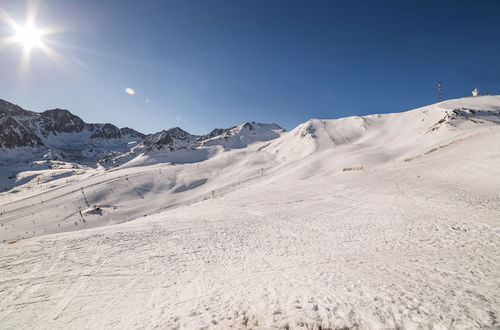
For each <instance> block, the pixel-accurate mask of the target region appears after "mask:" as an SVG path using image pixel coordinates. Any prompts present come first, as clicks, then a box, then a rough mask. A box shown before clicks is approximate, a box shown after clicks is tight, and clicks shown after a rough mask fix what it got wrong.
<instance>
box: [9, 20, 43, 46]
mask: <svg viewBox="0 0 500 330" xmlns="http://www.w3.org/2000/svg"><path fill="white" fill-rule="evenodd" d="M15 39H16V41H17V42H19V43H21V44H22V45H23V46H24V48H33V47H35V46H40V45H41V44H42V34H41V33H40V31H39V30H38V29H37V28H36V27H34V26H30V25H26V26H19V27H17V28H16V35H15Z"/></svg>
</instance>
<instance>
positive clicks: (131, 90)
mask: <svg viewBox="0 0 500 330" xmlns="http://www.w3.org/2000/svg"><path fill="white" fill-rule="evenodd" d="M125 93H127V94H128V95H135V91H134V90H133V89H132V88H125Z"/></svg>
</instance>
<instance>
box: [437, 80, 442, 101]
mask: <svg viewBox="0 0 500 330" xmlns="http://www.w3.org/2000/svg"><path fill="white" fill-rule="evenodd" d="M441 101H443V84H441V82H440V81H438V102H441Z"/></svg>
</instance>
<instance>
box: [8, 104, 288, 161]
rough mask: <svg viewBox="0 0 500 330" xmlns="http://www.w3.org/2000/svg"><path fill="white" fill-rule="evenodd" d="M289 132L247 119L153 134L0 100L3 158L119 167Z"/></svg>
mask: <svg viewBox="0 0 500 330" xmlns="http://www.w3.org/2000/svg"><path fill="white" fill-rule="evenodd" d="M282 132H284V130H283V129H282V128H281V127H279V126H278V125H276V124H260V123H255V122H252V123H242V124H240V125H239V126H235V127H231V128H225V129H220V128H217V129H214V130H213V131H211V132H210V133H209V134H206V135H193V134H190V133H188V132H186V131H184V130H182V129H181V128H179V127H175V128H171V129H168V130H163V131H161V132H157V133H154V134H143V133H140V132H138V131H136V130H134V129H132V128H128V127H124V128H118V127H117V126H115V125H113V124H110V123H105V124H89V123H86V122H84V121H83V120H82V119H81V118H80V117H78V116H76V115H74V114H72V113H71V112H70V111H68V110H64V109H52V110H47V111H44V112H41V113H38V112H33V111H28V110H25V109H23V108H21V107H19V106H17V105H15V104H12V103H10V102H7V101H4V100H0V158H1V159H2V161H4V160H5V161H24V160H40V159H58V160H66V161H74V162H96V161H97V162H99V163H100V164H101V165H103V166H113V165H120V164H123V163H124V162H126V161H129V160H130V159H132V158H134V157H136V156H138V155H139V154H147V153H150V152H153V151H154V152H156V151H158V152H163V153H169V152H170V153H175V152H177V151H183V150H195V149H203V148H207V147H210V146H219V148H244V147H246V146H247V145H248V144H249V143H252V142H257V141H267V140H270V139H274V138H276V137H279V136H280V135H281V133H282Z"/></svg>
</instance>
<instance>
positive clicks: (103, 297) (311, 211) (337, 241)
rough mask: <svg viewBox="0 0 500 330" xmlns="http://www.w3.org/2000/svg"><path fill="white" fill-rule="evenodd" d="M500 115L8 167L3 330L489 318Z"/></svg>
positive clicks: (395, 119) (497, 304)
mask: <svg viewBox="0 0 500 330" xmlns="http://www.w3.org/2000/svg"><path fill="white" fill-rule="evenodd" d="M499 114H500V97H498V96H484V97H477V98H464V99H459V100H450V101H446V102H442V103H438V104H435V105H431V106H427V107H423V108H419V109H415V110H412V111H408V112H403V113H397V114H383V115H370V116H363V117H349V118H341V119H335V120H321V119H313V120H310V121H308V122H306V123H304V124H301V125H299V126H298V127H297V128H295V129H294V130H292V131H290V132H287V133H283V132H279V131H278V130H276V129H275V128H271V127H268V128H270V129H271V130H272V131H274V132H276V134H277V136H274V137H272V138H271V136H272V135H273V133H272V132H271V131H268V133H269V135H265V134H262V136H268V137H270V138H269V139H267V140H262V141H255V140H252V136H253V134H252V130H250V129H247V128H245V127H243V126H244V125H240V126H241V127H240V128H231V129H230V130H233V131H232V132H235V134H231V133H230V131H220V132H215V134H216V136H211V137H208V138H205V139H204V140H205V141H206V140H208V141H212V139H221V140H220V141H221V142H222V141H225V139H224V136H225V137H227V138H228V139H231V138H234V137H235V136H236V137H237V139H239V140H237V141H238V142H234V141H227V143H228V144H227V145H226V144H214V145H203V144H201V143H200V142H201V141H199V140H198V139H194V141H193V139H190V141H193V142H192V144H189V143H188V144H186V146H183V147H182V148H178V149H176V150H174V151H167V152H165V150H164V148H156V147H154V146H149V147H151V148H150V149H148V150H143V151H142V152H137V154H134V155H133V157H132V156H131V158H130V159H129V160H128V161H125V162H123V165H121V166H119V167H114V168H110V169H105V168H103V167H96V166H93V167H90V166H88V165H84V164H77V163H69V162H64V161H48V162H46V161H38V162H31V163H28V164H16V165H15V168H14V167H13V166H14V165H11V164H10V165H8V166H2V167H0V175H1V177H0V185H4V186H8V187H9V190H8V191H6V192H3V193H0V205H1V206H0V242H3V240H5V243H4V244H1V245H0V248H1V249H2V254H1V256H0V328H6V329H14V328H16V329H17V328H141V329H142V328H162V329H200V328H205V329H206V328H209V329H212V328H213V329H227V328H236V329H250V328H252V329H273V328H276V329H342V328H346V329H351V328H353V329H356V328H357V329H403V328H404V329H422V328H423V329H480V328H486V329H495V328H497V327H498V324H499V323H498V320H499V318H500V292H499V290H498V288H499V287H500V267H499V265H500V237H499V232H498V228H499V225H500V223H499V221H500V197H499V194H498V192H499V191H500V166H499V164H500V152H499V150H500V139H499V136H500V125H499V120H498V118H499V117H500V115H499ZM261 128H262V129H266V127H263V126H262V127H260V128H257V127H255V126H254V129H255V130H254V132H255V131H256V130H258V129H261ZM238 129H239V131H238ZM240 132H242V133H240ZM177 133H179V134H177ZM181 133H182V132H179V131H177V132H176V134H177V137H180V136H181V135H182V134H183V133H182V134H181ZM238 134H239V135H238ZM256 135H258V134H256ZM217 136H219V137H217ZM185 137H188V136H185ZM240 137H241V138H240ZM188 138H189V137H188ZM202 140H203V139H202ZM246 141H251V143H249V144H248V145H246V146H244V147H243V146H242V145H239V143H240V142H241V143H243V142H245V143H246ZM207 144H208V143H207ZM144 148H146V146H144ZM204 152H206V153H210V154H204ZM174 159H175V160H174ZM16 182H17V183H18V184H16ZM130 220H132V221H130ZM9 243H10V244H9Z"/></svg>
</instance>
